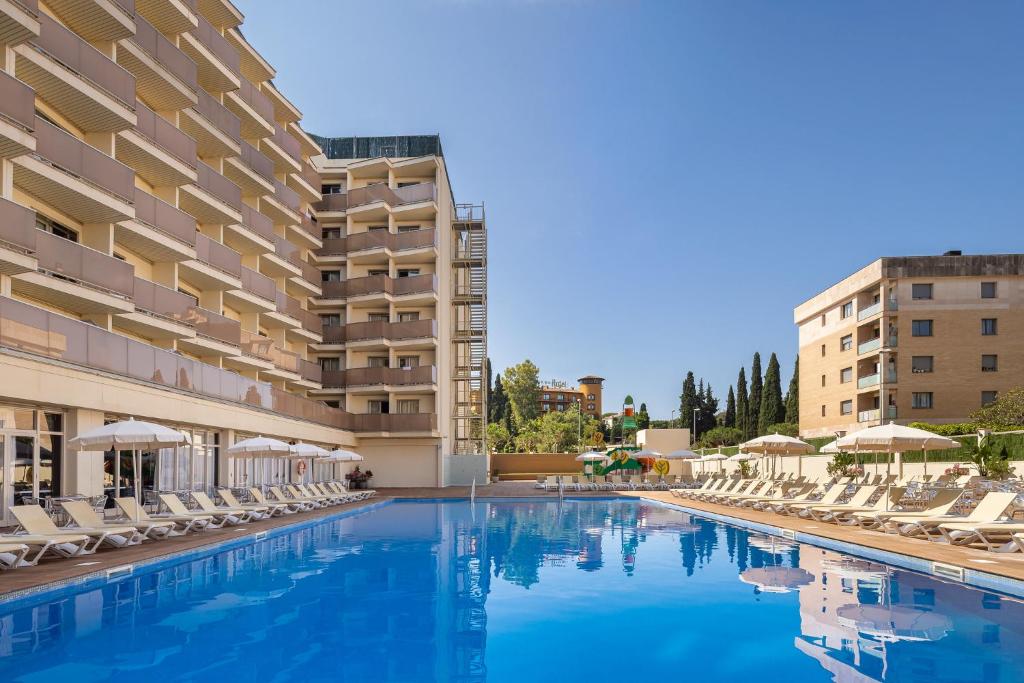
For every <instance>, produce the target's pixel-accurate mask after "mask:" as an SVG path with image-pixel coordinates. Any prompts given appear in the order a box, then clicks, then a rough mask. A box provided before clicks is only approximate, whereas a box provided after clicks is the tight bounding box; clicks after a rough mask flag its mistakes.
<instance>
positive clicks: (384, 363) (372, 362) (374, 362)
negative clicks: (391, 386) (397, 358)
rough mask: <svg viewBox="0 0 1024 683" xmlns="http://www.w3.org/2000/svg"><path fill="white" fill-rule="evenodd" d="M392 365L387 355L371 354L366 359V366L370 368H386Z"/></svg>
mask: <svg viewBox="0 0 1024 683" xmlns="http://www.w3.org/2000/svg"><path fill="white" fill-rule="evenodd" d="M388 365H390V362H389V361H388V357H387V356H369V357H367V359H366V367H368V368H386V367H388Z"/></svg>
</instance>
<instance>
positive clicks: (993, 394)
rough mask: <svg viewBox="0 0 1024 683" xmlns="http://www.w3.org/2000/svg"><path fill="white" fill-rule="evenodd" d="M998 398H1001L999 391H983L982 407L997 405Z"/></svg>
mask: <svg viewBox="0 0 1024 683" xmlns="http://www.w3.org/2000/svg"><path fill="white" fill-rule="evenodd" d="M997 398H999V392H998V391H983V392H981V405H982V407H984V406H987V405H991V404H993V403H995V402H996V399H997Z"/></svg>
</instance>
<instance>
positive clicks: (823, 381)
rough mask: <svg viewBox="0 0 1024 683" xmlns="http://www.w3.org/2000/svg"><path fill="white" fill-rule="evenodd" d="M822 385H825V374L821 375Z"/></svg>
mask: <svg viewBox="0 0 1024 683" xmlns="http://www.w3.org/2000/svg"><path fill="white" fill-rule="evenodd" d="M821 386H825V375H822V376H821Z"/></svg>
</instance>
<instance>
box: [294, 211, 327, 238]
mask: <svg viewBox="0 0 1024 683" xmlns="http://www.w3.org/2000/svg"><path fill="white" fill-rule="evenodd" d="M299 227H300V228H302V230H303V232H306V233H308V234H310V235H312V236H313V237H315V238H317V239H320V238H321V236H322V235H323V231H321V230H320V226H319V225H317V223H316V221H315V220H313V219H312V218H311V217H310V216H308V215H306V214H302V220H301V221H300V222H299Z"/></svg>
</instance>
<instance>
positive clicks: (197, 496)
mask: <svg viewBox="0 0 1024 683" xmlns="http://www.w3.org/2000/svg"><path fill="white" fill-rule="evenodd" d="M192 500H194V501H195V502H196V504H197V505H198V506H199V511H200V512H205V513H206V514H208V515H227V523H228V524H232V525H235V524H244V523H245V522H251V521H253V520H256V519H262V518H263V513H265V512H266V511H265V510H264V511H263V513H260V512H257V511H255V510H252V509H247V508H236V507H227V506H224V505H217V504H216V503H214V502H213V501H212V500H210V497H209V496H208V495H206V493H204V492H203V491H193V492H192Z"/></svg>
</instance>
